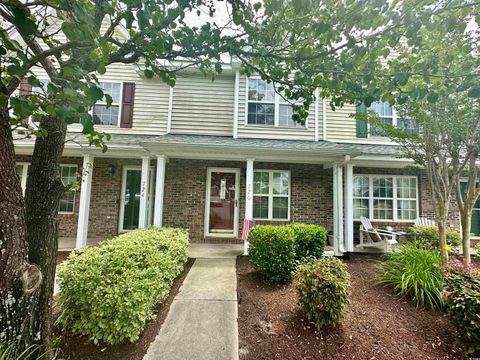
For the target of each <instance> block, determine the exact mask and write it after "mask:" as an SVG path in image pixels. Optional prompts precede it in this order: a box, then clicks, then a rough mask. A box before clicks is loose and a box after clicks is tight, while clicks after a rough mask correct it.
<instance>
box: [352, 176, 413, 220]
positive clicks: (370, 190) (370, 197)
mask: <svg viewBox="0 0 480 360" xmlns="http://www.w3.org/2000/svg"><path fill="white" fill-rule="evenodd" d="M355 177H368V218H369V219H370V221H373V222H374V221H377V222H391V223H395V222H398V223H414V222H415V219H412V220H402V219H399V218H398V211H397V210H398V200H416V211H417V217H418V216H419V213H420V212H419V211H420V209H419V204H420V199H419V191H418V177H417V176H412V175H376V174H354V175H353V178H354V179H355ZM373 178H392V179H393V197H392V198H386V197H374V196H373ZM399 178H401V179H407V178H408V179H415V192H416V199H410V198H399V197H398V196H397V179H399ZM352 192H353V188H352ZM353 199H367V197H364V196H362V197H360V196H355V195H353ZM374 199H380V200H382V199H386V200H390V199H392V200H393V208H392V211H393V220H392V219H376V218H374V217H373V214H374V212H373V200H374ZM353 220H354V221H360V219H359V218H354V219H353Z"/></svg>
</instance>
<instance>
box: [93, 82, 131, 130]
mask: <svg viewBox="0 0 480 360" xmlns="http://www.w3.org/2000/svg"><path fill="white" fill-rule="evenodd" d="M99 83H100V84H102V83H109V84H119V85H120V92H119V95H118V101H119V102H118V117H117V124H116V125H113V124H112V125H106V124H95V125H96V126H108V127H112V126H115V127H120V119H121V118H122V102H123V81H114V80H100V81H99ZM95 105H107V103H106V102H105V101H102V100H99V101H97V102H96V103H95ZM95 105H93V106H92V108H91V109H90V111H89V113H90V115H91V116H92V121H93V108H94V107H95ZM114 105H115V106H116V105H117V104H115V103H114V102H112V106H114Z"/></svg>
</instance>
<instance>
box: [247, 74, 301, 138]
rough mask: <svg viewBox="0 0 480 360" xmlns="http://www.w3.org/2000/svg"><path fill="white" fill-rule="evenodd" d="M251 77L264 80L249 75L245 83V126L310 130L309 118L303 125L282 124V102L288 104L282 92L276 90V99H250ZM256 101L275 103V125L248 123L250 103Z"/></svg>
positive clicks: (257, 102)
mask: <svg viewBox="0 0 480 360" xmlns="http://www.w3.org/2000/svg"><path fill="white" fill-rule="evenodd" d="M249 79H259V80H262V78H261V77H260V76H251V77H247V78H246V81H245V84H246V87H245V126H248V127H257V128H268V129H271V128H277V129H288V130H295V131H305V130H308V118H307V119H305V125H304V126H301V127H293V126H280V104H282V105H283V104H288V103H287V102H285V101H283V99H282V97H281V95H280V94H278V93H277V92H275V100H274V101H260V100H249V99H248V87H249ZM250 102H251V103H256V104H273V105H274V120H273V125H265V124H249V123H248V103H250Z"/></svg>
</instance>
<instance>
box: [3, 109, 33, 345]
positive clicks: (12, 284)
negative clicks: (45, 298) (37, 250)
mask: <svg viewBox="0 0 480 360" xmlns="http://www.w3.org/2000/svg"><path fill="white" fill-rule="evenodd" d="M8 121H9V115H8V110H7V109H6V108H2V109H0V343H1V344H4V345H5V346H12V347H13V353H14V354H18V353H20V352H22V351H23V350H24V349H25V348H27V347H28V346H30V345H32V344H33V343H34V342H35V341H36V340H37V338H36V333H35V330H34V325H33V324H34V319H33V317H32V314H33V311H34V309H35V307H36V304H37V300H38V289H39V286H40V284H41V282H42V277H41V273H40V271H39V268H38V267H37V266H36V265H34V264H29V262H28V258H27V256H28V248H27V242H26V226H25V208H24V200H23V195H22V187H21V184H20V178H19V177H18V175H17V172H16V166H15V165H16V163H15V150H14V146H13V138H12V131H11V128H10V125H9V122H8Z"/></svg>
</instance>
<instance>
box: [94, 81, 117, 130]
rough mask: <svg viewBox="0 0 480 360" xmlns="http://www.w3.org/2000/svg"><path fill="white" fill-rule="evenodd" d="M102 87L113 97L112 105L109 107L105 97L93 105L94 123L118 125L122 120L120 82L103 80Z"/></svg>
mask: <svg viewBox="0 0 480 360" xmlns="http://www.w3.org/2000/svg"><path fill="white" fill-rule="evenodd" d="M100 87H101V89H102V90H103V92H104V93H105V94H108V95H110V96H111V97H112V100H113V102H112V105H111V106H110V107H108V108H107V100H106V99H105V97H104V98H103V99H102V100H100V101H98V102H97V103H96V104H95V106H94V107H93V113H92V115H93V123H94V124H96V125H114V126H117V125H118V124H119V121H120V89H121V84H120V83H114V82H101V83H100Z"/></svg>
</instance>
